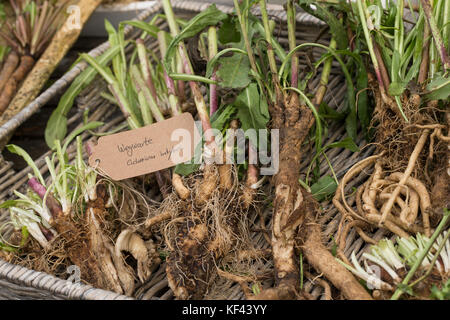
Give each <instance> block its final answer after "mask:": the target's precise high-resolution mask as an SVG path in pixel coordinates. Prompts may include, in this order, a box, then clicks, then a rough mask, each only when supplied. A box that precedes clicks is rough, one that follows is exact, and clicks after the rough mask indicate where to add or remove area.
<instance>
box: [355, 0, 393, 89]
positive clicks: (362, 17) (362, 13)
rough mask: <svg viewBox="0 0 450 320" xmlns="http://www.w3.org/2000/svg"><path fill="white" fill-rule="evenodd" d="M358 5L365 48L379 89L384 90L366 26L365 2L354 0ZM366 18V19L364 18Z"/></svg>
mask: <svg viewBox="0 0 450 320" xmlns="http://www.w3.org/2000/svg"><path fill="white" fill-rule="evenodd" d="M356 2H357V5H358V13H359V20H360V21H361V25H362V28H363V31H364V37H365V38H366V43H367V48H368V49H369V54H370V58H371V60H372V64H373V68H374V69H375V75H376V77H377V80H378V85H379V86H380V88H381V90H382V91H383V92H386V87H385V85H384V82H383V78H382V77H381V72H380V66H379V63H378V59H377V56H376V55H375V51H374V47H373V43H372V40H373V39H372V36H371V35H370V31H369V29H368V27H367V21H370V20H369V19H367V16H366V14H367V8H366V6H365V3H364V2H363V0H356ZM366 19H367V20H366Z"/></svg>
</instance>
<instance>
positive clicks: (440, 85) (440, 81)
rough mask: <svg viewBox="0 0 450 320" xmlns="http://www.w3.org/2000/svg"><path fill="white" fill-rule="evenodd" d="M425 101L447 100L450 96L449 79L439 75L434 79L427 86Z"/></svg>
mask: <svg viewBox="0 0 450 320" xmlns="http://www.w3.org/2000/svg"><path fill="white" fill-rule="evenodd" d="M427 92H428V93H427V94H426V95H425V98H426V99H427V100H447V99H448V98H449V96H450V78H444V77H442V76H441V75H437V76H435V78H434V79H433V80H432V81H431V82H430V83H429V84H428V85H427Z"/></svg>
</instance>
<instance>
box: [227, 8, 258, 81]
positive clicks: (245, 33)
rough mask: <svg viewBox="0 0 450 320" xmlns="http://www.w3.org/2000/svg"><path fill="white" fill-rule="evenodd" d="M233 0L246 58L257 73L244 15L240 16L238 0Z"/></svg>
mask: <svg viewBox="0 0 450 320" xmlns="http://www.w3.org/2000/svg"><path fill="white" fill-rule="evenodd" d="M233 1H234V7H235V9H236V14H237V16H238V19H239V24H240V25H241V33H242V35H243V37H244V43H245V48H246V50H247V54H248V59H249V60H250V66H251V68H252V70H253V71H254V72H255V73H256V74H258V73H259V72H258V68H257V67H256V61H255V55H254V53H253V48H252V46H251V44H250V40H249V39H248V31H247V25H246V23H245V21H244V17H243V16H242V12H241V8H240V7H239V3H238V1H237V0H233Z"/></svg>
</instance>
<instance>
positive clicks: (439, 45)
mask: <svg viewBox="0 0 450 320" xmlns="http://www.w3.org/2000/svg"><path fill="white" fill-rule="evenodd" d="M420 2H421V3H422V8H423V11H424V12H425V17H426V18H427V22H428V25H429V26H430V29H431V34H432V35H433V39H434V43H435V45H436V49H437V50H438V52H439V56H440V58H441V62H442V65H443V66H444V69H445V70H447V69H450V59H449V57H448V54H447V49H446V48H445V45H444V42H443V41H442V38H441V34H440V33H439V29H438V27H437V25H436V20H435V19H434V16H433V10H432V8H431V3H430V0H420Z"/></svg>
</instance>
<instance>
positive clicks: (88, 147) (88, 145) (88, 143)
mask: <svg viewBox="0 0 450 320" xmlns="http://www.w3.org/2000/svg"><path fill="white" fill-rule="evenodd" d="M84 148H85V150H86V154H87V155H88V157H90V156H91V155H92V153H93V152H94V143H93V142H92V141H86V143H85V144H84Z"/></svg>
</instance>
